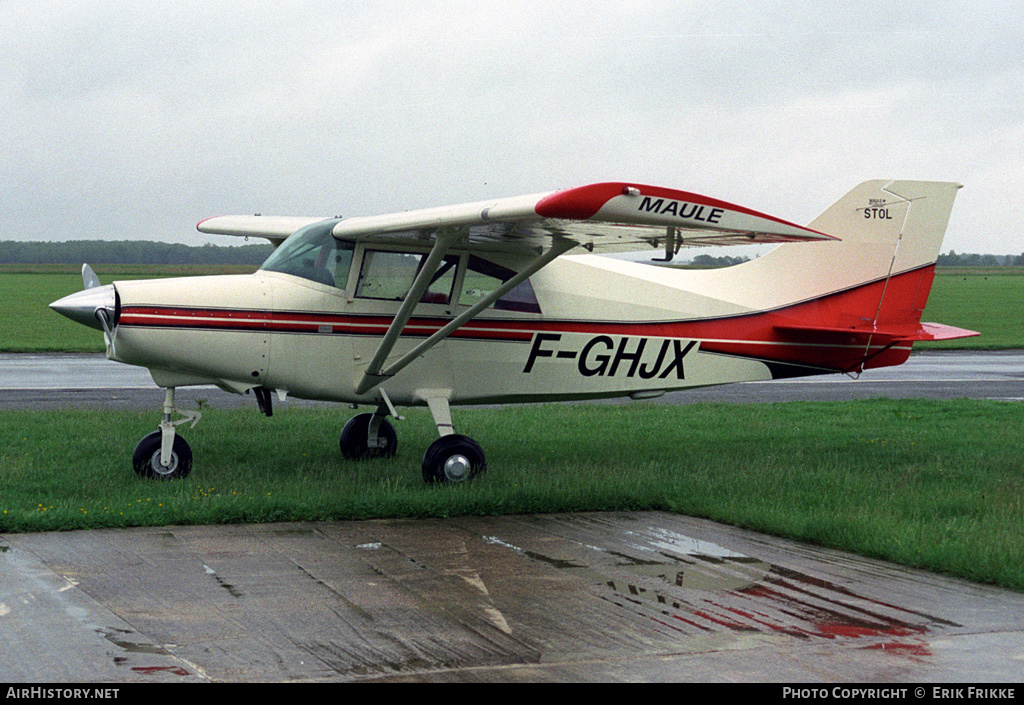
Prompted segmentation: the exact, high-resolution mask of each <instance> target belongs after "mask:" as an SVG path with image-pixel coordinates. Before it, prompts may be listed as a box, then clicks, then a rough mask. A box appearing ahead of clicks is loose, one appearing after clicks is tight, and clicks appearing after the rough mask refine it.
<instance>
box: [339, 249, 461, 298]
mask: <svg viewBox="0 0 1024 705" xmlns="http://www.w3.org/2000/svg"><path fill="white" fill-rule="evenodd" d="M426 259H427V255H426V254H422V253H413V252H390V251H386V250H366V252H365V254H364V255H363V265H362V266H361V267H360V268H359V283H358V284H357V285H356V296H358V297H359V298H363V299H379V300H383V301H402V300H404V299H405V296H406V294H408V293H409V289H411V288H412V284H413V281H414V280H415V279H416V275H417V274H419V271H420V269H422V268H423V264H424V262H425V261H426ZM458 264H459V257H458V255H445V257H444V259H443V261H442V262H441V266H440V267H439V268H438V270H437V271H436V272H434V276H433V277H432V278H431V280H430V285H429V286H428V287H427V290H426V291H425V292H424V293H423V296H422V298H421V299H420V301H421V302H423V303H431V304H447V303H449V302H450V301H451V296H452V286H453V285H454V284H455V270H456V268H457V267H458Z"/></svg>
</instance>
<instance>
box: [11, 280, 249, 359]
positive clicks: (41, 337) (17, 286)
mask: <svg viewBox="0 0 1024 705" xmlns="http://www.w3.org/2000/svg"><path fill="white" fill-rule="evenodd" d="M253 270H254V268H253V267H195V266H181V267H170V266H155V265H134V266H132V265H109V266H107V267H103V266H98V267H96V273H97V274H98V275H99V277H100V281H101V282H103V283H104V284H108V283H110V282H112V281H114V280H116V279H154V278H158V277H182V276H193V275H199V274H229V273H230V274H235V273H242V272H251V271H253ZM81 289H82V274H81V268H80V267H77V266H74V265H0V302H2V305H0V352H103V336H102V335H101V334H99V333H98V331H96V330H93V329H92V328H86V327H85V326H82V325H79V324H77V323H74V322H73V321H70V320H68V319H67V318H64V316H61V315H59V314H57V313H54V312H53V311H51V310H50V309H49V304H50V303H51V302H53V301H56V300H57V299H59V298H61V297H63V296H67V295H68V294H73V293H74V292H76V291H80V290H81Z"/></svg>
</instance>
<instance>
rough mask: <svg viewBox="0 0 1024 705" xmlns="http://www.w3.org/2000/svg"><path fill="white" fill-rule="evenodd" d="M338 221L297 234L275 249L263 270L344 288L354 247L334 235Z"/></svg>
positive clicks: (309, 227)
mask: <svg viewBox="0 0 1024 705" xmlns="http://www.w3.org/2000/svg"><path fill="white" fill-rule="evenodd" d="M334 223H335V221H330V222H326V223H315V224H313V225H309V226H306V227H305V228H302V229H301V230H298V231H296V232H295V233H294V234H292V236H291V237H289V238H288V239H287V240H285V241H284V242H283V243H282V244H281V246H280V247H278V248H277V249H276V250H274V252H273V254H271V255H270V257H268V258H267V261H266V262H264V263H263V266H262V267H260V269H264V270H266V271H269V272H281V273H283V274H292V275H294V276H297V277H302V278H303V279H309V280H310V281H315V282H319V283H321V284H326V285H327V286H333V287H335V288H337V289H344V288H345V286H346V285H347V284H348V270H349V267H350V266H351V264H352V252H353V249H354V246H353V244H352V243H351V242H345V241H343V240H338V239H336V238H335V237H334V235H333V234H332V233H331V231H332V229H333V228H334Z"/></svg>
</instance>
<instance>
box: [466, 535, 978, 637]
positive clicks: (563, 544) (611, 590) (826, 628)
mask: <svg viewBox="0 0 1024 705" xmlns="http://www.w3.org/2000/svg"><path fill="white" fill-rule="evenodd" d="M483 538H484V540H485V541H487V542H488V543H491V544H495V545H500V546H504V547H506V548H508V549H510V550H514V551H516V552H517V553H518V554H519V555H521V556H523V557H524V558H526V559H528V560H530V561H534V562H537V563H541V564H544V565H546V566H549V567H551V568H553V569H555V570H558V571H564V572H568V573H571V574H573V575H575V576H576V577H578V578H579V579H581V580H583V581H586V582H587V583H588V585H589V586H590V587H591V589H594V590H596V591H597V592H596V594H597V596H598V598H599V599H602V600H605V601H608V602H611V603H613V604H615V605H616V606H618V607H619V608H622V609H625V610H629V611H631V612H633V613H635V614H637V615H640V616H644V617H647V618H650V619H653V620H656V621H657V622H659V623H660V624H661V625H663V626H665V627H668V628H670V629H673V630H676V631H678V632H681V633H683V634H685V635H693V636H697V635H701V636H707V635H708V634H710V633H724V632H731V633H754V634H782V635H787V636H790V637H796V638H800V639H808V640H812V639H830V640H831V639H839V638H849V639H861V638H865V639H869V640H870V641H871V642H872V643H871V645H865V648H873V649H889V650H892V652H893V653H900V654H903V655H908V656H926V655H928V648H927V640H926V639H925V638H924V637H925V636H926V635H927V634H929V633H930V632H932V631H933V630H934V629H936V628H941V627H947V626H959V625H956V624H955V623H953V622H950V621H948V620H944V619H941V618H939V617H936V616H933V615H929V614H925V613H923V612H919V611H915V610H909V609H905V608H902V607H899V606H898V605H895V604H890V603H886V602H882V601H880V600H877V599H874V598H869V597H866V596H862V595H858V594H856V593H855V592H853V591H852V590H850V589H847V588H844V587H842V586H840V585H836V584H833V583H830V582H828V581H826V580H822V579H820V578H815V577H813V576H810V575H807V574H804V573H801V572H799V571H796V570H792V569H789V568H786V567H783V566H778V565H771V564H769V563H767V562H765V561H763V560H760V559H758V558H754V557H751V556H746V555H743V554H741V553H737V552H736V551H732V550H730V549H727V548H724V547H722V546H719V545H717V544H714V543H711V542H708V541H701V540H697V539H694V538H691V537H689V536H686V535H683V534H680V533H677V532H673V531H671V530H667V529H664V528H652V529H650V530H649V531H646V532H632V533H631V534H630V535H629V538H630V542H629V543H628V544H627V546H626V547H625V548H624V549H620V550H611V549H607V548H600V547H597V546H594V545H591V544H585V543H582V542H579V541H575V540H573V539H569V538H566V537H565V536H564V535H563V536H561V537H560V541H559V543H558V544H557V550H552V551H544V552H542V551H538V550H535V549H532V548H524V547H519V546H515V545H513V544H512V543H510V542H506V541H504V540H502V539H501V538H500V537H496V536H485V537H483Z"/></svg>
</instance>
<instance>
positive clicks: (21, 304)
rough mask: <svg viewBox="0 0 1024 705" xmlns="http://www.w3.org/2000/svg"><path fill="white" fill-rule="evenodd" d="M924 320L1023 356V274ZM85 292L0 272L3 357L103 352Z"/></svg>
mask: <svg viewBox="0 0 1024 705" xmlns="http://www.w3.org/2000/svg"><path fill="white" fill-rule="evenodd" d="M245 271H252V268H251V267H249V268H245V267H169V266H148V265H137V266H115V265H110V266H108V267H98V268H97V273H98V274H99V276H100V281H102V282H103V283H108V282H111V281H113V280H115V279H136V278H152V277H163V276H190V275H195V274H215V273H237V272H245ZM937 271H938V274H937V276H936V277H935V284H934V286H933V287H932V294H931V297H930V298H929V300H928V307H927V308H926V309H925V312H924V320H926V321H933V322H936V323H945V324H947V325H952V326H959V327H961V328H968V329H970V330H976V331H980V332H981V336H978V337H974V338H964V339H960V340H949V341H941V342H936V343H918V344H917V346H916V347H917V348H918V349H927V348H932V349H947V350H948V349H1003V348H1024V316H1019V315H1013V314H1014V313H1015V312H1016V311H1017V307H1018V306H1019V305H1020V302H1021V301H1024V268H1020V267H993V268H948V269H946V268H943V269H939V270H937ZM81 288H82V278H81V275H80V274H79V268H78V267H74V266H72V265H38V266H32V265H0V302H3V305H2V306H0V352H102V351H103V336H101V335H99V334H97V333H96V331H95V330H92V329H90V328H86V327H84V326H81V325H78V324H76V323H73V322H72V321H70V320H68V319H66V318H64V317H63V316H60V315H58V314H56V313H54V312H53V311H51V310H50V309H49V308H47V306H48V304H49V303H50V302H51V301H55V300H56V299H59V298H60V297H62V296H66V295H68V294H71V293H74V292H76V291H78V290H80V289H81Z"/></svg>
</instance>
